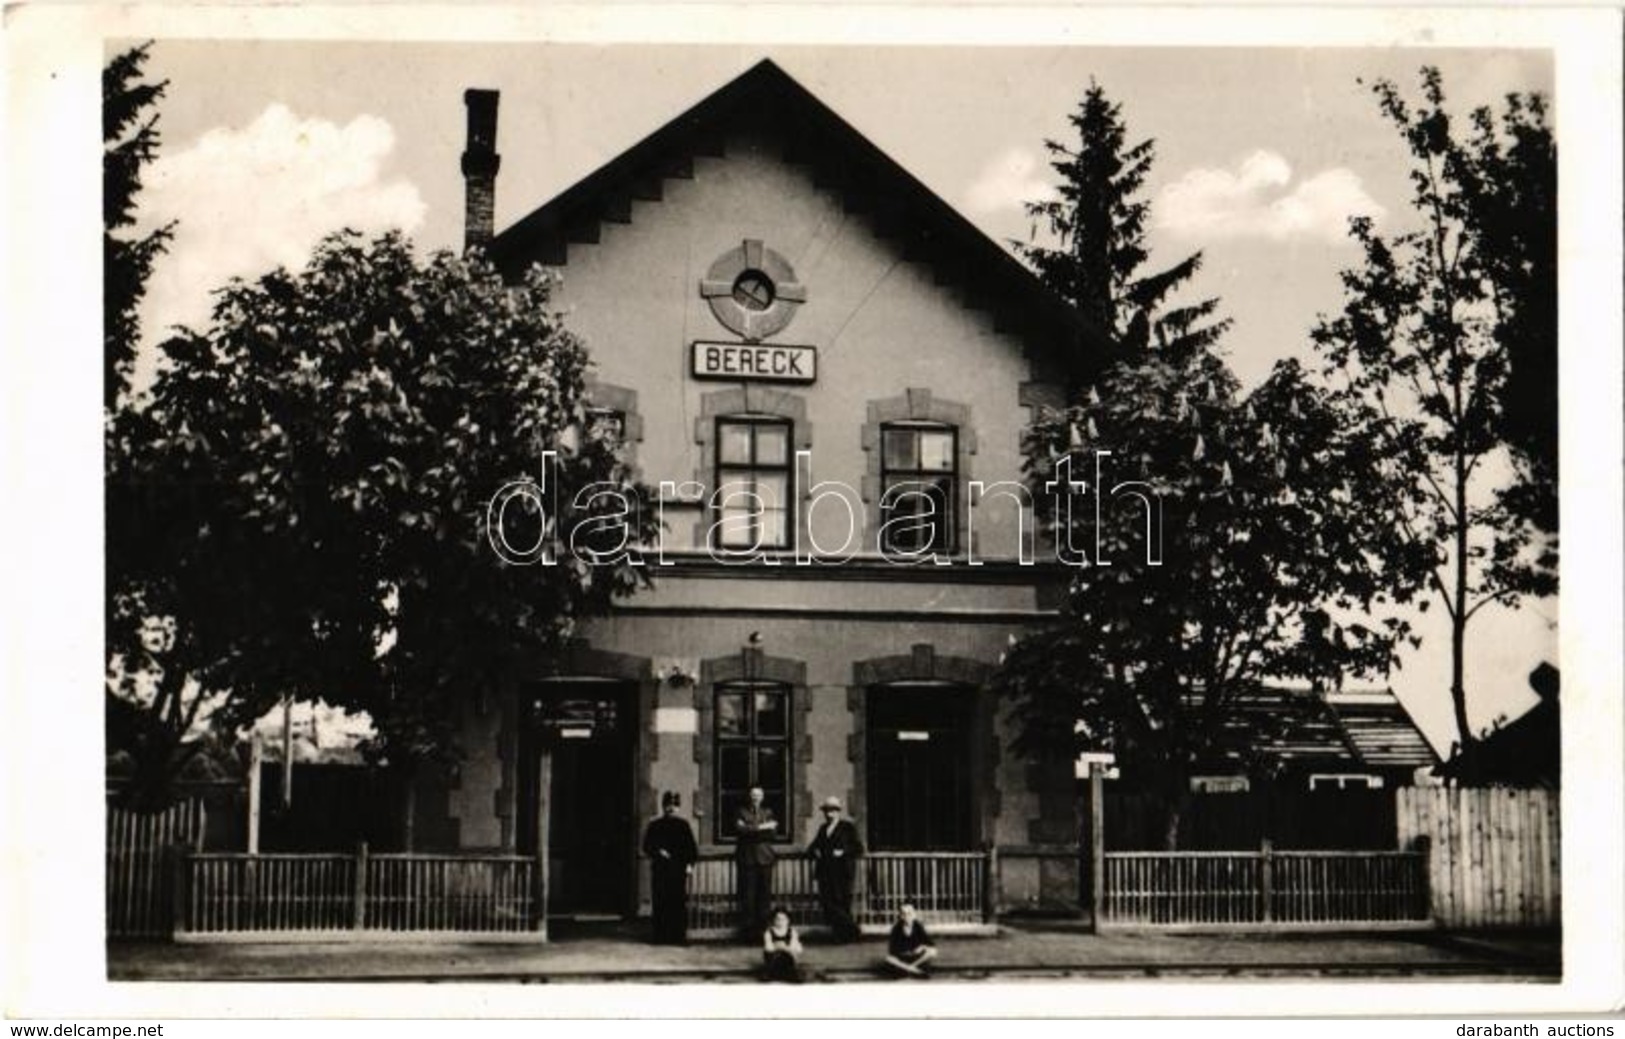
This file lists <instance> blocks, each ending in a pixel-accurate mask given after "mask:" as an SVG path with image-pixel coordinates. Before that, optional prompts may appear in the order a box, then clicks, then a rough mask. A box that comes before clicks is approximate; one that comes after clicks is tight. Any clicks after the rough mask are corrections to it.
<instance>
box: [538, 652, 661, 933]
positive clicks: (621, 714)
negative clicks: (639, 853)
mask: <svg viewBox="0 0 1625 1039" xmlns="http://www.w3.org/2000/svg"><path fill="white" fill-rule="evenodd" d="M538 699H540V700H542V701H543V702H544V703H546V704H548V705H549V706H550V708H551V709H552V716H553V717H554V718H562V719H563V720H562V721H560V722H557V723H556V724H554V725H552V726H549V727H548V729H547V730H546V731H545V732H544V730H543V729H541V728H539V727H537V726H535V725H527V726H526V727H525V728H524V729H523V730H522V736H521V739H520V755H519V793H520V802H519V807H520V815H519V819H518V825H517V827H516V835H517V838H518V840H517V844H518V848H519V852H520V854H523V855H534V854H536V823H537V816H538V807H539V806H538V804H537V798H536V780H537V774H538V766H539V763H540V752H541V740H543V739H546V740H547V741H548V746H549V748H550V749H551V752H552V761H551V764H550V771H551V775H552V780H551V782H550V783H549V795H550V796H549V798H548V804H547V806H546V811H547V816H548V899H547V909H548V914H549V915H553V916H598V915H604V916H623V915H626V914H627V913H628V912H629V911H630V910H631V909H632V897H633V890H634V889H633V886H632V885H633V883H634V882H635V876H634V873H633V871H634V869H635V868H636V862H635V859H634V853H633V847H632V841H633V830H634V829H635V827H636V820H635V819H634V805H633V783H632V779H633V772H634V770H635V768H636V761H635V760H634V752H635V748H636V743H635V740H634V737H635V734H636V731H637V709H636V704H637V699H636V696H635V687H633V686H630V685H625V684H622V683H614V682H540V683H536V684H535V685H534V686H532V687H530V689H529V690H528V691H527V702H528V703H532V704H533V703H534V702H535V701H537V700H538Z"/></svg>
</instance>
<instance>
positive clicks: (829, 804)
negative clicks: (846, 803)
mask: <svg viewBox="0 0 1625 1039" xmlns="http://www.w3.org/2000/svg"><path fill="white" fill-rule="evenodd" d="M818 807H819V808H820V809H822V810H823V811H826V812H827V811H829V810H830V809H831V808H833V809H835V810H836V811H837V812H839V811H840V810H841V799H840V798H838V797H826V798H824V803H823V804H821V805H819V806H818Z"/></svg>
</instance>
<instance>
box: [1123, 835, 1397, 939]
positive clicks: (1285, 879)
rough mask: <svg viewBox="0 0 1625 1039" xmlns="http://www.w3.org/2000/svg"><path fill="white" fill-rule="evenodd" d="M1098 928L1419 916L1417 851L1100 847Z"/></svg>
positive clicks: (1304, 923)
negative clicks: (1121, 849) (1101, 871)
mask: <svg viewBox="0 0 1625 1039" xmlns="http://www.w3.org/2000/svg"><path fill="white" fill-rule="evenodd" d="M1105 860H1106V861H1105V869H1106V876H1105V892H1104V895H1105V898H1104V902H1103V904H1102V906H1101V917H1100V924H1101V926H1106V927H1109V926H1130V927H1171V928H1188V929H1208V928H1211V929H1217V930H1223V929H1229V928H1234V927H1236V926H1247V927H1260V928H1322V929H1324V928H1327V927H1338V928H1343V927H1355V928H1359V927H1410V926H1426V925H1427V923H1428V892H1427V868H1426V860H1425V857H1424V856H1423V855H1422V854H1421V853H1418V852H1403V851H1400V852H1376V851H1274V850H1273V849H1272V848H1270V847H1269V846H1268V844H1267V843H1266V844H1265V846H1263V847H1261V848H1260V849H1259V850H1258V851H1247V852H1230V851H1163V852H1151V851H1131V852H1107V853H1106V856H1105Z"/></svg>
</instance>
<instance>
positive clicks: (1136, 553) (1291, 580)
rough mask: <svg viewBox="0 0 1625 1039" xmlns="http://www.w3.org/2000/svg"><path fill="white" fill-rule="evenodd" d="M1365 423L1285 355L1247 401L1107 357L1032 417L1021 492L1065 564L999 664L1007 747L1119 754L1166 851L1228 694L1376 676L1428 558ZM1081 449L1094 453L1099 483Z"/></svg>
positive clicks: (1394, 470) (1166, 361)
mask: <svg viewBox="0 0 1625 1039" xmlns="http://www.w3.org/2000/svg"><path fill="white" fill-rule="evenodd" d="M1364 412H1365V409H1364V407H1363V405H1361V404H1360V402H1358V401H1356V400H1353V399H1350V398H1346V397H1345V398H1339V397H1334V396H1331V395H1329V394H1327V393H1325V392H1324V391H1322V390H1320V389H1317V388H1315V387H1314V386H1312V385H1311V384H1310V382H1309V381H1308V379H1307V378H1306V377H1305V374H1304V373H1303V371H1302V370H1301V368H1300V367H1299V366H1298V365H1297V364H1296V362H1291V361H1285V362H1281V363H1280V364H1278V365H1277V366H1276V368H1275V370H1274V371H1273V372H1272V374H1271V375H1270V377H1269V378H1268V379H1267V380H1266V381H1265V382H1264V383H1263V384H1262V385H1260V386H1259V387H1257V388H1256V389H1254V390H1253V391H1252V392H1251V393H1249V394H1246V395H1241V394H1240V393H1239V392H1238V389H1237V384H1236V381H1235V379H1234V378H1233V376H1231V374H1230V373H1229V371H1228V370H1227V369H1226V368H1225V367H1224V366H1223V365H1222V363H1220V362H1219V361H1217V360H1215V359H1213V358H1212V357H1211V356H1208V355H1205V354H1196V355H1193V356H1191V357H1188V358H1185V359H1174V358H1170V357H1165V356H1154V357H1151V358H1147V359H1142V360H1141V361H1140V362H1139V363H1135V364H1127V363H1124V364H1119V365H1118V366H1116V367H1115V368H1113V369H1112V370H1111V371H1110V372H1108V373H1107V375H1106V376H1105V377H1104V378H1103V380H1102V381H1101V383H1100V384H1099V385H1098V386H1096V387H1094V388H1093V389H1091V390H1090V391H1089V392H1088V394H1087V396H1086V397H1085V398H1084V399H1083V400H1081V401H1080V402H1079V403H1078V404H1076V405H1074V406H1073V407H1071V408H1069V409H1068V410H1067V411H1066V412H1065V413H1064V414H1056V415H1052V416H1049V417H1047V418H1045V419H1044V420H1041V421H1039V422H1037V423H1035V425H1034V426H1033V428H1032V429H1031V430H1030V431H1029V433H1028V436H1027V441H1026V445H1025V449H1026V454H1027V459H1028V463H1027V468H1028V479H1029V482H1030V487H1031V490H1032V492H1033V494H1034V497H1035V500H1036V501H1038V502H1039V503H1040V505H1041V509H1040V513H1041V520H1042V522H1043V523H1044V524H1045V527H1046V529H1047V530H1048V531H1049V532H1050V533H1051V534H1052V535H1053V536H1054V538H1055V540H1056V543H1057V545H1058V546H1060V550H1061V551H1062V552H1063V553H1064V555H1063V559H1064V560H1065V561H1066V562H1069V563H1071V564H1072V565H1073V567H1074V569H1073V570H1072V578H1071V583H1070V587H1069V591H1068V595H1067V599H1066V602H1065V605H1064V607H1063V609H1062V611H1061V616H1060V619H1059V621H1058V622H1057V623H1056V624H1055V625H1054V626H1053V627H1052V628H1050V629H1049V630H1048V631H1045V632H1041V633H1039V634H1036V635H1034V636H1031V637H1029V638H1027V639H1026V640H1024V641H1022V642H1020V643H1018V644H1017V645H1015V646H1014V647H1012V649H1011V651H1010V652H1009V653H1008V654H1007V656H1006V659H1005V661H1004V664H1003V666H1002V668H1001V670H1000V675H999V678H998V686H999V687H1000V689H1001V690H1002V692H1003V693H1004V694H1006V695H1008V696H1010V697H1013V698H1014V699H1015V701H1016V702H1017V704H1018V710H1019V713H1020V716H1021V719H1022V726H1021V733H1020V735H1019V737H1018V740H1017V749H1018V750H1025V751H1026V752H1027V753H1029V754H1033V755H1045V754H1065V755H1066V756H1068V757H1070V756H1072V755H1073V754H1075V753H1076V752H1077V751H1079V750H1085V749H1091V750H1101V749H1105V750H1111V751H1113V752H1114V753H1115V754H1116V755H1117V759H1118V762H1119V764H1120V766H1121V767H1122V768H1123V770H1124V775H1125V777H1126V779H1127V780H1129V781H1131V782H1135V783H1137V784H1140V785H1143V786H1144V787H1145V788H1147V789H1149V790H1150V791H1152V792H1154V793H1158V794H1160V795H1161V799H1162V801H1163V803H1164V804H1165V805H1166V806H1167V811H1168V814H1167V816H1166V831H1165V834H1166V836H1165V840H1166V843H1167V846H1168V847H1170V848H1172V847H1174V846H1175V842H1176V838H1177V833H1178V826H1179V819H1180V814H1181V811H1182V809H1183V807H1184V805H1185V803H1186V802H1187V800H1188V798H1189V790H1190V777H1191V775H1192V770H1193V768H1194V767H1196V766H1197V765H1199V764H1200V763H1201V762H1203V761H1204V760H1211V756H1212V755H1213V754H1214V752H1215V751H1216V750H1217V749H1218V748H1219V747H1220V745H1221V743H1220V737H1221V735H1222V733H1223V730H1224V728H1225V725H1226V722H1227V721H1228V720H1229V719H1230V718H1231V716H1232V709H1233V706H1234V703H1235V700H1236V698H1237V697H1238V696H1241V695H1244V694H1246V693H1248V692H1251V691H1254V690H1256V689H1257V688H1258V687H1259V685H1260V683H1262V682H1263V681H1265V680H1266V679H1298V680H1302V681H1305V682H1307V683H1310V684H1312V685H1315V686H1317V687H1329V686H1335V685H1336V684H1337V683H1339V682H1340V681H1341V680H1342V678H1343V676H1344V675H1345V674H1347V673H1360V672H1365V673H1382V672H1386V671H1387V669H1388V668H1389V666H1390V664H1391V663H1392V661H1393V659H1394V653H1395V649H1396V647H1397V645H1398V643H1399V642H1400V640H1402V639H1404V638H1406V637H1407V636H1408V635H1409V626H1408V624H1407V622H1406V621H1405V619H1404V618H1403V616H1400V615H1398V614H1397V613H1392V612H1391V611H1389V610H1387V609H1386V608H1388V607H1392V606H1394V605H1395V604H1397V603H1400V602H1403V601H1405V600H1406V599H1407V598H1409V596H1410V595H1411V594H1412V593H1413V591H1414V589H1415V588H1416V585H1417V583H1418V582H1419V581H1420V579H1421V576H1422V574H1423V573H1425V571H1426V565H1427V563H1428V562H1429V561H1430V557H1429V556H1427V554H1426V553H1424V552H1419V551H1418V550H1417V549H1416V547H1415V546H1414V545H1413V544H1412V543H1410V542H1408V541H1407V540H1405V539H1403V538H1401V537H1400V536H1399V535H1398V534H1397V533H1396V530H1395V516H1396V514H1397V512H1398V511H1399V510H1400V509H1402V508H1404V507H1406V506H1407V501H1408V499H1409V498H1410V497H1411V496H1412V495H1413V494H1414V491H1413V488H1412V486H1411V484H1410V483H1409V481H1408V480H1406V479H1404V478H1403V476H1402V474H1401V473H1400V471H1399V468H1398V466H1397V465H1396V464H1395V463H1394V460H1393V459H1391V458H1390V457H1388V456H1387V455H1386V454H1385V453H1384V448H1385V446H1386V444H1385V442H1384V441H1383V439H1382V438H1380V437H1379V436H1377V435H1376V434H1375V433H1374V432H1373V423H1371V422H1370V421H1368V418H1369V417H1368V416H1367V415H1366V414H1365V413H1364ZM1097 451H1107V452H1110V456H1109V457H1107V456H1101V457H1100V466H1101V476H1100V478H1099V479H1098V482H1097V477H1096V452H1097ZM1075 482H1082V483H1086V484H1087V489H1086V490H1084V491H1082V492H1081V494H1080V495H1078V496H1074V497H1073V498H1072V499H1071V505H1070V507H1067V505H1066V504H1065V499H1062V498H1059V497H1057V496H1056V493H1055V492H1056V491H1058V490H1060V489H1061V487H1060V485H1064V484H1067V483H1075ZM1096 495H1098V496H1099V498H1100V502H1101V505H1100V520H1099V523H1098V525H1097V523H1096V518H1095V517H1096V509H1095V496H1096ZM1148 517H1150V519H1148ZM1151 561H1154V562H1151ZM1385 612H1388V613H1391V615H1388V616H1381V615H1382V614H1384V613H1385ZM1306 695H1312V694H1306ZM1279 764H1280V763H1279V762H1273V761H1270V760H1268V759H1267V758H1265V757H1262V756H1261V757H1259V758H1258V759H1256V760H1255V761H1253V762H1252V766H1253V767H1254V768H1255V769H1257V770H1259V771H1261V772H1267V771H1269V770H1270V769H1271V768H1274V767H1277V766H1278V765H1279Z"/></svg>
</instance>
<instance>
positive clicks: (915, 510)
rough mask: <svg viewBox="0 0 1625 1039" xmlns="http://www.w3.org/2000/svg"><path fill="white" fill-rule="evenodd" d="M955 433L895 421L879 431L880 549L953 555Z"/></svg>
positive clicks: (939, 426) (936, 425)
mask: <svg viewBox="0 0 1625 1039" xmlns="http://www.w3.org/2000/svg"><path fill="white" fill-rule="evenodd" d="M958 458H959V433H958V430H957V429H955V428H954V427H953V426H948V425H942V424H940V423H925V422H895V423H887V424H886V425H883V426H882V427H881V430H880V487H881V490H880V521H881V523H882V528H881V529H882V531H883V544H884V547H885V548H886V549H888V550H890V551H893V552H904V553H909V554H925V553H927V552H937V553H942V554H949V553H952V552H953V551H954V543H955V540H956V533H957V524H956V517H955V516H954V504H955V501H956V499H957V497H958V495H957V494H956V493H955V489H956V488H957V487H958V484H959V472H958Z"/></svg>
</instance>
